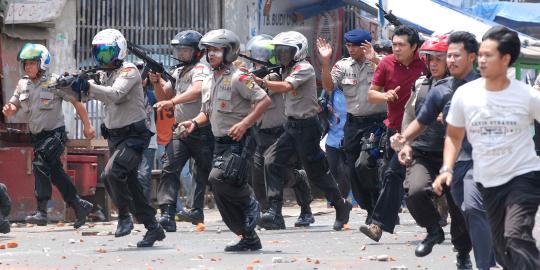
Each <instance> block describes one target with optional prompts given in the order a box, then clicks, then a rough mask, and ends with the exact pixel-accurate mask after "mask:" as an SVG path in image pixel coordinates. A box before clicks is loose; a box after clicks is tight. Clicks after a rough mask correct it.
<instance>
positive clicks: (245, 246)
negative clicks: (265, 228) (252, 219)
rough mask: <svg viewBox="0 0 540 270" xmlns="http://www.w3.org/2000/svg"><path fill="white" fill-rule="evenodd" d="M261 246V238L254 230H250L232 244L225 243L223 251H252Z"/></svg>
mask: <svg viewBox="0 0 540 270" xmlns="http://www.w3.org/2000/svg"><path fill="white" fill-rule="evenodd" d="M261 248H262V245H261V239H259V236H258V235H257V233H256V232H255V230H252V231H250V232H248V233H245V234H244V235H243V236H242V239H240V241H238V243H236V244H234V245H227V246H226V247H225V251H228V252H234V251H254V250H259V249H261Z"/></svg>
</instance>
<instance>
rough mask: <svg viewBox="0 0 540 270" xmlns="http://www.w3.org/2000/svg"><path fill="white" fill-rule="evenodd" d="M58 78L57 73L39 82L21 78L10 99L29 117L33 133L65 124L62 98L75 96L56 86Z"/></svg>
mask: <svg viewBox="0 0 540 270" xmlns="http://www.w3.org/2000/svg"><path fill="white" fill-rule="evenodd" d="M57 79H58V76H56V75H47V76H44V77H42V78H41V79H40V80H39V81H38V82H37V83H33V82H32V80H30V79H29V78H28V77H25V78H23V79H20V80H19V82H18V83H17V88H16V89H15V92H14V93H13V96H12V97H11V98H10V99H9V102H10V103H12V104H14V105H15V106H17V107H18V108H19V111H20V112H21V113H23V114H24V115H25V118H27V119H28V126H29V128H30V132H31V133H33V134H37V133H39V132H41V131H50V130H53V129H56V128H59V127H61V126H64V125H65V124H64V114H63V113H62V100H65V101H71V100H73V97H72V96H69V95H68V94H66V93H65V92H62V91H60V90H57V89H56V88H55V87H54V85H55V84H56V80H57Z"/></svg>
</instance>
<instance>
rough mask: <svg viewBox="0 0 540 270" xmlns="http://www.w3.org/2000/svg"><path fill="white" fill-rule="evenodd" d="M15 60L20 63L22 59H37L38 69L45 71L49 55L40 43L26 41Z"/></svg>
mask: <svg viewBox="0 0 540 270" xmlns="http://www.w3.org/2000/svg"><path fill="white" fill-rule="evenodd" d="M17 61H19V62H21V63H23V62H24V61H38V62H39V69H40V70H41V71H47V69H48V68H49V64H50V63H51V55H50V54H49V50H47V47H45V46H43V45H41V44H34V43H26V44H24V46H23V47H22V48H21V50H20V51H19V54H17Z"/></svg>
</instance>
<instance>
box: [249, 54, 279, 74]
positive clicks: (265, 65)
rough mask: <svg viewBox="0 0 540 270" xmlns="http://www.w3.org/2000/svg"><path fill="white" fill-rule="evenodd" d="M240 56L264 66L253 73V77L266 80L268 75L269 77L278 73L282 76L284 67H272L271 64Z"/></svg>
mask: <svg viewBox="0 0 540 270" xmlns="http://www.w3.org/2000/svg"><path fill="white" fill-rule="evenodd" d="M239 56H240V57H242V58H245V59H247V60H250V61H252V62H255V63H257V64H261V65H263V67H262V68H259V69H256V70H254V71H251V73H253V75H255V76H257V77H259V78H264V77H266V75H268V74H270V73H278V74H280V73H281V72H280V70H281V68H282V67H283V66H281V65H272V64H271V63H269V62H265V61H261V60H258V59H255V58H252V57H249V56H247V55H244V54H239Z"/></svg>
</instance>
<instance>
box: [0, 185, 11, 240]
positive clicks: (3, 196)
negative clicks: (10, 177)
mask: <svg viewBox="0 0 540 270" xmlns="http://www.w3.org/2000/svg"><path fill="white" fill-rule="evenodd" d="M10 212H11V199H10V198H9V194H8V192H7V187H6V185H4V184H2V183H0V233H8V232H10V231H11V229H10V228H11V227H10V226H9V221H8V220H7V216H9V213H10Z"/></svg>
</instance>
